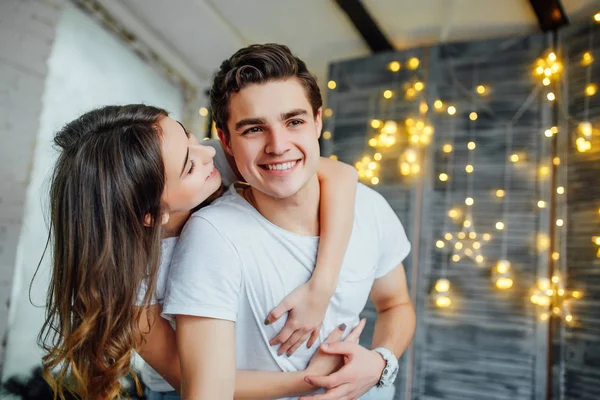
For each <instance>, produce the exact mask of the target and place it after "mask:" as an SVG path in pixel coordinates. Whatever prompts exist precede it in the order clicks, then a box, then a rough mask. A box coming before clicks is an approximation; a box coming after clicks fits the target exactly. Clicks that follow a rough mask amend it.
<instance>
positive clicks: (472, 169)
mask: <svg viewBox="0 0 600 400" xmlns="http://www.w3.org/2000/svg"><path fill="white" fill-rule="evenodd" d="M474 170H475V168H473V166H472V165H467V166H466V167H465V171H467V174H471V173H473V171H474Z"/></svg>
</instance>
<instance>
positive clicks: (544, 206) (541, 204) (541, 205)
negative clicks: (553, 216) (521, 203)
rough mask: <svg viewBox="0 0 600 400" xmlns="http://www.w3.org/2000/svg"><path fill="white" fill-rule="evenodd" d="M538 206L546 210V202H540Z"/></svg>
mask: <svg viewBox="0 0 600 400" xmlns="http://www.w3.org/2000/svg"><path fill="white" fill-rule="evenodd" d="M537 206H538V207H539V208H546V202H545V201H543V200H540V201H538V203H537Z"/></svg>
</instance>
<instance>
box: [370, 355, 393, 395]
mask: <svg viewBox="0 0 600 400" xmlns="http://www.w3.org/2000/svg"><path fill="white" fill-rule="evenodd" d="M373 351H374V352H376V353H379V354H380V355H381V357H383V359H384V361H385V368H384V369H383V372H382V373H381V378H379V382H378V383H377V387H385V386H390V385H391V384H393V383H394V381H395V380H396V375H398V359H397V358H396V356H395V355H394V353H392V352H391V351H389V350H388V349H386V348H384V347H378V348H376V349H373Z"/></svg>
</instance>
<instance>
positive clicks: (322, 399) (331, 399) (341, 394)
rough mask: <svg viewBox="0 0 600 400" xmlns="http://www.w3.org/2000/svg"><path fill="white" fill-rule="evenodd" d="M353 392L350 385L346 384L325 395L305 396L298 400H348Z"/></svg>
mask: <svg viewBox="0 0 600 400" xmlns="http://www.w3.org/2000/svg"><path fill="white" fill-rule="evenodd" d="M351 391H352V388H351V386H350V385H348V384H345V385H341V386H338V387H336V388H334V389H331V390H328V391H327V392H325V393H321V394H315V395H313V396H304V397H300V399H298V400H303V399H306V400H308V399H312V400H339V399H346V398H348V397H345V396H347V395H348V394H350V392H351Z"/></svg>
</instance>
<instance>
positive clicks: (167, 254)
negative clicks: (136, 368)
mask: <svg viewBox="0 0 600 400" xmlns="http://www.w3.org/2000/svg"><path fill="white" fill-rule="evenodd" d="M201 143H202V144H204V145H208V146H212V147H214V149H215V150H216V154H215V157H214V159H213V160H214V163H215V167H217V170H219V172H220V173H221V179H222V181H223V184H224V185H226V186H229V185H230V184H231V183H233V182H234V181H235V173H234V172H233V170H232V169H231V167H230V166H229V163H228V162H227V159H226V158H225V153H224V151H223V148H222V147H221V143H220V142H219V141H218V140H214V139H212V140H207V141H203V142H201ZM176 243H177V238H176V237H171V238H167V239H163V240H162V241H161V253H160V266H159V267H158V277H157V279H156V293H155V295H154V296H153V297H152V299H151V300H150V303H151V304H156V303H158V304H160V305H162V304H163V302H164V298H165V291H166V287H167V279H168V277H169V267H170V265H171V256H172V254H173V249H174V248H175V244H176ZM146 289H147V288H146V286H145V283H142V287H141V288H140V291H139V292H138V301H137V304H138V305H142V304H143V300H144V296H145V294H146ZM137 363H138V364H139V365H140V373H141V376H142V381H143V382H144V384H145V385H146V386H147V387H149V388H150V389H151V390H154V391H155V392H170V391H173V390H175V389H173V387H172V386H171V385H169V384H168V383H167V381H165V380H164V379H163V378H162V376H160V374H159V373H158V372H156V371H155V370H154V369H152V367H150V366H149V365H148V364H147V363H146V362H144V360H141V358H140V360H138V361H137Z"/></svg>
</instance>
